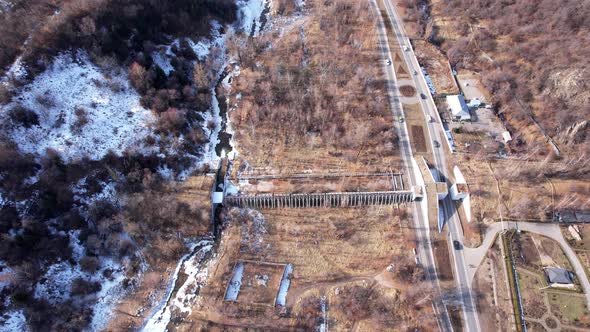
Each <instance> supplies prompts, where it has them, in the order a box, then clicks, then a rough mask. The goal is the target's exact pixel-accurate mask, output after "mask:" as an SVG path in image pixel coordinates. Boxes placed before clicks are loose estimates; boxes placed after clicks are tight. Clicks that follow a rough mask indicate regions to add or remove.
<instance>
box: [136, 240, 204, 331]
mask: <svg viewBox="0 0 590 332" xmlns="http://www.w3.org/2000/svg"><path fill="white" fill-rule="evenodd" d="M212 248H213V241H212V240H211V239H205V240H201V241H199V242H197V243H195V244H193V245H192V246H191V253H190V254H187V255H185V256H183V257H182V259H181V260H180V262H179V264H178V265H177V266H176V269H175V270H174V273H173V274H172V276H171V278H170V283H169V284H168V289H167V291H166V296H165V297H164V299H163V301H162V302H161V304H160V305H159V306H158V307H157V308H156V310H155V312H154V314H153V315H152V316H151V317H150V318H149V320H148V321H147V322H146V324H145V326H144V327H143V330H142V331H143V332H161V331H166V326H167V325H168V323H169V322H170V319H171V318H172V312H173V311H174V312H182V313H186V314H190V313H191V311H192V307H193V306H194V305H197V304H198V300H199V295H198V293H199V290H200V289H201V287H203V286H204V284H205V281H206V279H207V275H208V271H209V268H210V267H211V265H212V262H213V261H214V260H213V259H209V260H206V259H205V257H206V255H207V254H208V253H209V251H211V249H212ZM180 271H183V272H184V273H185V274H187V279H186V280H185V281H184V283H183V284H182V285H181V286H180V287H179V288H178V291H177V292H176V294H175V296H174V297H172V291H173V290H174V288H175V286H176V282H177V280H178V274H179V273H180Z"/></svg>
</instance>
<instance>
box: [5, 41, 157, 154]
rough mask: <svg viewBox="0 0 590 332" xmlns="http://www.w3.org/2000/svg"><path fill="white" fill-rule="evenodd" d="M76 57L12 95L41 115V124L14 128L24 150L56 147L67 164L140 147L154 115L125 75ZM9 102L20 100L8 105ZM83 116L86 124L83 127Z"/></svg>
mask: <svg viewBox="0 0 590 332" xmlns="http://www.w3.org/2000/svg"><path fill="white" fill-rule="evenodd" d="M72 57H73V56H72V55H71V54H68V53H66V54H61V55H59V56H57V57H56V58H55V60H54V62H53V64H52V65H51V66H50V67H49V68H48V69H47V70H46V71H45V72H43V73H42V74H40V75H38V76H37V77H36V78H35V80H34V81H33V82H32V83H30V84H28V85H26V86H25V87H24V89H22V91H21V92H20V93H19V94H18V95H17V96H16V98H14V100H18V101H19V104H21V105H22V106H24V107H26V108H28V109H30V110H33V111H34V112H36V113H37V115H38V116H39V125H38V126H32V127H31V128H25V127H17V128H14V130H13V131H12V133H11V136H12V138H13V140H14V141H15V142H17V144H18V146H19V148H20V150H22V151H23V152H26V153H33V154H36V155H39V156H40V155H43V154H44V153H45V151H46V149H48V148H52V149H54V150H56V151H58V152H60V153H61V156H62V157H63V159H64V160H65V161H66V162H68V161H72V160H76V159H80V158H82V157H88V158H90V159H93V160H97V159H100V158H102V157H103V156H104V155H105V154H106V153H107V152H108V151H109V150H112V151H113V152H115V153H117V154H119V155H120V154H121V152H123V151H124V150H126V149H134V148H135V149H141V148H142V145H143V143H142V139H143V138H144V137H146V136H147V135H148V134H149V132H150V130H149V128H148V127H149V126H150V125H151V124H152V123H154V121H155V117H154V115H153V114H152V113H151V111H149V110H147V109H145V108H143V107H141V105H140V103H139V99H140V97H139V95H138V94H137V92H136V91H135V90H134V89H133V88H132V87H131V86H130V84H129V80H128V78H127V75H126V73H124V72H122V71H121V72H119V73H113V74H112V75H110V77H106V76H105V75H104V74H103V73H102V72H101V71H100V69H99V68H97V67H96V66H95V65H94V64H92V63H91V62H90V60H89V58H88V56H87V55H86V53H84V52H78V53H77V54H76V56H75V58H76V60H73V59H72ZM11 106H16V103H14V102H13V103H12V104H10V105H8V107H7V109H9V108H10V107H11ZM76 112H77V113H78V114H79V115H76ZM80 114H81V115H80ZM84 115H85V116H84ZM84 117H85V121H87V123H86V124H83V125H79V124H80V123H82V122H84V119H83V118H84ZM77 124H78V125H79V126H77Z"/></svg>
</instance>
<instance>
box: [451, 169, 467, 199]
mask: <svg viewBox="0 0 590 332" xmlns="http://www.w3.org/2000/svg"><path fill="white" fill-rule="evenodd" d="M453 175H454V176H455V183H453V185H452V186H451V198H452V199H453V200H455V201H457V200H460V199H465V198H466V197H467V196H469V187H468V186H467V182H466V181H465V177H464V176H463V173H461V170H459V167H457V166H455V167H454V168H453Z"/></svg>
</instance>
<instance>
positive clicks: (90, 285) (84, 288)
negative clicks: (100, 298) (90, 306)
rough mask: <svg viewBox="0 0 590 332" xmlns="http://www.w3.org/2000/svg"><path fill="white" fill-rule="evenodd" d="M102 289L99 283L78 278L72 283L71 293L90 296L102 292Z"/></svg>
mask: <svg viewBox="0 0 590 332" xmlns="http://www.w3.org/2000/svg"><path fill="white" fill-rule="evenodd" d="M101 288H102V287H101V285H100V283H99V282H97V281H90V280H86V279H83V278H76V279H74V281H73V282H72V285H71V289H70V291H71V292H72V294H73V295H88V294H93V293H96V292H98V291H100V289H101Z"/></svg>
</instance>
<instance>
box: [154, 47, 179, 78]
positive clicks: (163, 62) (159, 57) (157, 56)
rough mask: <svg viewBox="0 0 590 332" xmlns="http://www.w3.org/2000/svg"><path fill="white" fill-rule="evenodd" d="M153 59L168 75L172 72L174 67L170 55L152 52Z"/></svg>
mask: <svg viewBox="0 0 590 332" xmlns="http://www.w3.org/2000/svg"><path fill="white" fill-rule="evenodd" d="M152 59H153V60H154V63H155V64H156V65H157V66H158V67H160V69H162V71H164V73H166V76H168V75H170V72H171V71H173V70H174V67H172V64H171V63H170V62H171V61H170V60H171V59H170V57H168V56H166V55H165V54H162V53H159V52H154V53H152Z"/></svg>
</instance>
